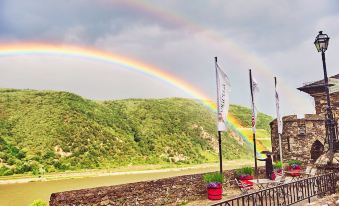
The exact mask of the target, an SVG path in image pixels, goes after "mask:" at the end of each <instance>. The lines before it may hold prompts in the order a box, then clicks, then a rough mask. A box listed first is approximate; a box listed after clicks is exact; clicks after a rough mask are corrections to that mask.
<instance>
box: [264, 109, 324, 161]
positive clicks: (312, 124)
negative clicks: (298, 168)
mask: <svg viewBox="0 0 339 206" xmlns="http://www.w3.org/2000/svg"><path fill="white" fill-rule="evenodd" d="M324 119H325V117H324V116H323V115H316V114H307V115H305V117H304V118H302V119H298V118H297V116H296V115H290V116H285V117H283V118H282V120H283V133H282V137H281V139H282V150H283V161H284V162H286V161H288V160H290V159H299V160H302V161H303V162H305V163H309V162H312V159H311V157H314V155H313V156H312V155H311V148H312V145H313V144H314V143H315V141H316V140H318V141H319V142H320V143H321V144H322V145H324V141H325V137H326V135H325V134H326V130H325V121H324ZM270 125H271V141H272V153H273V155H274V158H275V159H276V160H277V159H279V138H278V129H277V121H276V120H274V121H272V122H271V124H270Z"/></svg>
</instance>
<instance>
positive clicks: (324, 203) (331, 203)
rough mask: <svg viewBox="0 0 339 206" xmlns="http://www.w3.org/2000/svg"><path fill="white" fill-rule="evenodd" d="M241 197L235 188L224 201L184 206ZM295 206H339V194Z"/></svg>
mask: <svg viewBox="0 0 339 206" xmlns="http://www.w3.org/2000/svg"><path fill="white" fill-rule="evenodd" d="M238 195H240V191H239V190H238V189H235V188H231V189H227V191H226V193H224V194H223V199H222V200H208V199H207V197H206V199H204V200H197V201H192V202H189V203H187V204H183V205H185V206H207V205H211V204H215V203H218V202H222V201H223V200H227V199H230V198H232V197H235V196H238ZM294 205H295V206H304V205H305V206H311V205H312V206H339V193H338V192H337V193H336V194H333V195H330V196H325V197H323V198H317V197H313V198H311V203H308V201H307V200H304V201H302V202H299V203H296V204H294Z"/></svg>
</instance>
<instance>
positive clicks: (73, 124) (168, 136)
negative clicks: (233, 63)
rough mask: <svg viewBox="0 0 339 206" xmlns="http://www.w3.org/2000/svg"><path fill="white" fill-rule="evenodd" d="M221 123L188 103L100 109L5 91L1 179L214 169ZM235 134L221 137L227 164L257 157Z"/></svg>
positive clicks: (65, 98)
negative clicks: (149, 167)
mask: <svg viewBox="0 0 339 206" xmlns="http://www.w3.org/2000/svg"><path fill="white" fill-rule="evenodd" d="M231 109H232V111H233V114H236V113H237V112H240V113H241V112H242V111H245V110H246V111H247V110H248V109H246V108H244V107H240V106H235V105H232V106H231ZM234 112H235V113H234ZM241 115H242V114H240V116H241ZM246 115H247V113H246ZM259 116H260V115H259ZM249 119H250V117H249ZM215 121H216V116H215V114H214V113H213V112H211V111H209V110H208V109H207V108H205V107H204V106H202V105H201V104H199V103H198V102H196V101H194V100H190V99H182V98H168V99H147V100H145V99H128V100H117V101H105V102H99V101H92V100H87V99H84V98H82V97H80V96H77V95H75V94H71V93H68V92H54V91H34V90H15V89H0V162H2V163H1V164H0V176H2V175H12V174H23V173H27V174H34V175H42V174H44V173H48V172H57V171H66V170H78V169H91V168H112V167H120V166H125V165H143V164H199V163H206V162H216V161H218V148H217V141H218V139H217V131H216V123H215ZM259 122H260V121H259ZM258 129H260V127H258ZM232 135H233V133H230V132H227V133H223V136H222V148H223V157H224V158H225V159H239V158H242V159H245V158H249V157H251V155H252V152H251V150H249V148H248V147H247V146H245V145H244V146H242V145H240V144H239V143H238V141H237V140H236V139H235V138H233V137H232Z"/></svg>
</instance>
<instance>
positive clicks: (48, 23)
mask: <svg viewBox="0 0 339 206" xmlns="http://www.w3.org/2000/svg"><path fill="white" fill-rule="evenodd" d="M338 11H339V2H338V1H336V0H324V1H309V0H293V1H292V0H277V1H269V0H250V1H248V0H237V1H224V0H210V1H202V0H187V1H180V0H162V1H156V0H147V1H142V0H121V1H118V0H117V1H113V0H96V1H91V0H24V1H23V0H0V45H1V44H8V43H10V44H11V43H19V44H20V43H25V42H39V43H50V44H58V45H59V44H60V45H72V46H78V47H89V48H95V49H97V50H102V51H106V52H111V53H114V54H119V55H121V56H124V57H127V58H130V59H133V60H136V61H139V62H143V63H145V64H149V65H153V66H154V67H156V68H159V69H161V70H163V71H166V72H168V73H170V74H172V75H174V76H176V77H177V78H179V79H181V80H183V81H185V82H187V83H189V84H191V85H192V86H193V87H194V88H196V89H198V90H199V91H201V92H202V93H204V94H206V96H208V97H209V98H211V99H212V100H215V99H216V83H215V65H214V57H215V56H217V57H218V63H219V66H220V67H221V68H222V69H223V70H224V71H225V73H226V74H227V75H228V77H229V79H230V81H231V85H232V88H231V94H230V102H231V103H233V104H240V105H243V106H248V107H249V106H250V90H249V69H251V70H252V73H253V76H254V77H255V79H256V81H257V82H258V86H259V93H258V94H257V95H256V107H257V109H258V110H259V111H260V112H264V113H267V114H270V115H272V116H275V102H274V79H273V77H274V76H276V77H277V80H278V86H279V93H280V103H281V106H280V110H281V113H282V114H283V115H290V114H298V115H299V116H302V114H305V113H314V102H313V99H312V98H311V97H310V96H309V95H307V94H305V93H302V92H300V91H299V90H297V89H296V88H297V87H301V86H303V83H306V82H312V81H316V80H320V79H322V78H323V70H322V62H321V55H320V53H318V52H317V51H316V49H315V46H314V44H313V42H314V39H315V37H316V35H317V34H318V31H320V30H322V31H324V33H326V34H328V35H329V37H330V43H329V48H328V50H327V52H326V63H327V69H328V74H329V75H330V76H331V75H335V74H338V73H339V62H338V61H336V52H335V51H336V50H337V51H338V50H339V25H338V22H339V12H338ZM0 87H1V88H18V89H27V88H29V89H39V90H63V91H69V92H74V93H76V94H79V95H81V96H83V97H85V98H89V99H98V100H109V99H125V98H166V97H185V98H192V96H191V95H190V93H187V92H185V91H183V90H180V89H178V88H177V87H175V86H173V85H170V84H168V83H166V82H165V81H163V80H161V79H159V78H155V77H152V76H149V75H144V74H143V73H141V72H138V71H136V70H132V69H130V68H127V67H124V66H122V65H115V64H107V63H105V62H100V61H95V60H91V59H83V58H76V57H69V56H63V55H54V56H53V55H17V56H15V55H14V56H0Z"/></svg>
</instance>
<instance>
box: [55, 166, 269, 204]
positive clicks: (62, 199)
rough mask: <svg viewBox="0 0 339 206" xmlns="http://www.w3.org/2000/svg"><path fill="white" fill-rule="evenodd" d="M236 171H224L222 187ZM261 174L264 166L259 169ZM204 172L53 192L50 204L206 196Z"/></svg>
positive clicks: (229, 184) (228, 184) (162, 201)
mask: <svg viewBox="0 0 339 206" xmlns="http://www.w3.org/2000/svg"><path fill="white" fill-rule="evenodd" d="M234 173H235V171H234V170H228V171H225V172H224V175H225V184H224V188H228V187H233V185H234V183H233V180H234V178H235V174H234ZM259 173H260V174H261V175H262V174H263V173H264V168H262V167H261V168H259ZM202 176H203V174H194V175H185V176H179V177H171V178H165V179H159V180H153V181H146V182H136V183H130V184H124V185H115V186H108V187H98V188H91V189H82V190H74V191H67V192H59V193H53V194H52V195H51V198H50V202H49V204H50V206H56V205H62V206H73V205H77V206H85V205H86V206H89V205H91V206H99V205H100V206H103V205H111V206H115V205H116V206H127V205H148V206H152V205H180V203H182V202H184V201H192V200H197V199H202V198H207V197H206V196H207V192H206V184H205V183H204V182H203V179H202Z"/></svg>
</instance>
